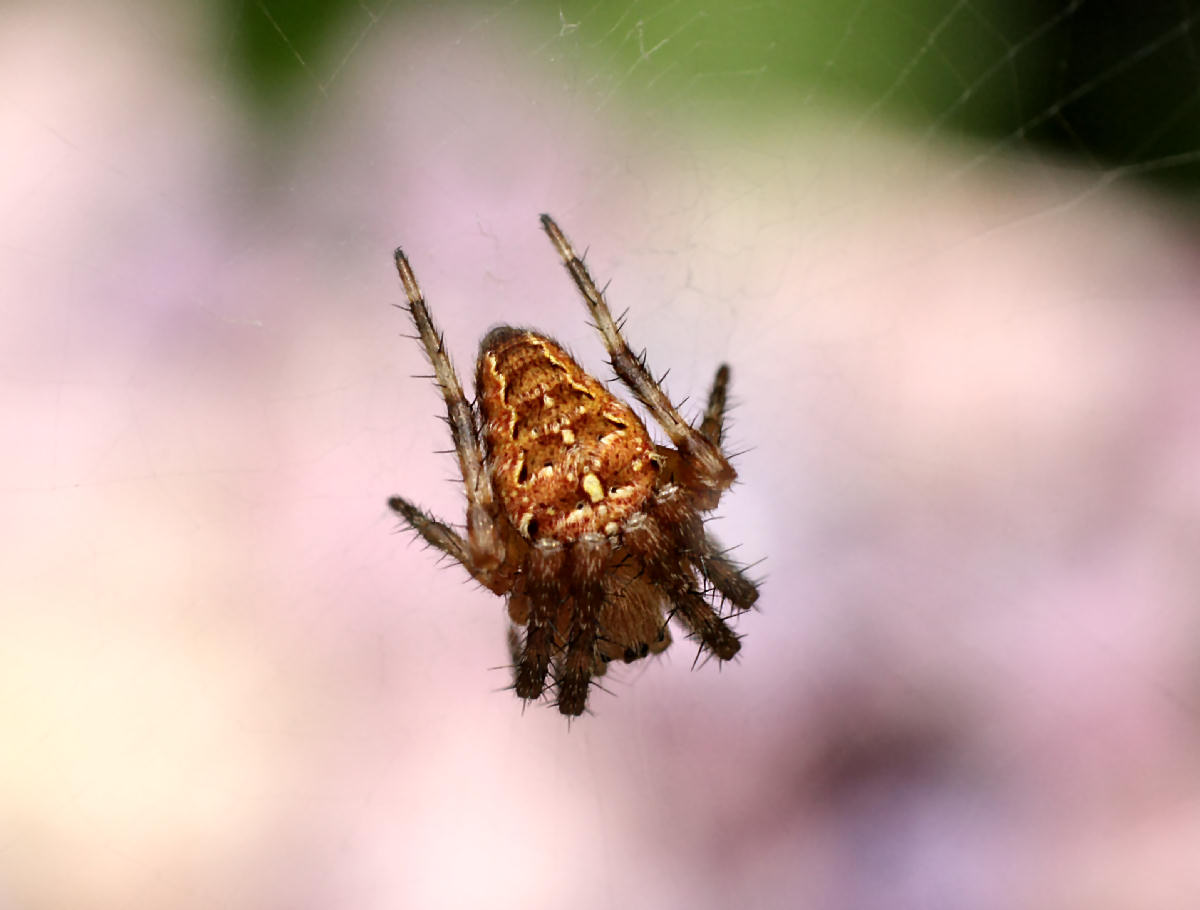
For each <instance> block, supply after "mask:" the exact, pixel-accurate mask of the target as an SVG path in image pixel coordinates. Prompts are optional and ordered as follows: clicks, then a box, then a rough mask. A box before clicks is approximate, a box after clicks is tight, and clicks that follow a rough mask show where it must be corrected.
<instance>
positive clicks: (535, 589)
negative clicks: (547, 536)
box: [516, 540, 567, 698]
mask: <svg viewBox="0 0 1200 910" xmlns="http://www.w3.org/2000/svg"><path fill="white" fill-rule="evenodd" d="M566 559H567V553H566V548H565V547H563V545H562V544H560V543H558V542H557V541H550V540H539V541H536V542H535V543H534V545H533V547H532V548H531V549H530V551H529V561H528V563H527V568H528V575H527V578H526V581H525V588H524V593H525V596H526V597H528V598H529V620H528V622H527V623H526V626H525V643H524V646H523V647H522V648H521V652H520V654H519V655H518V657H517V679H516V689H517V695H519V696H520V697H521V698H537V697H538V696H539V695H541V694H542V689H543V688H545V685H546V673H547V671H548V670H549V668H550V652H551V651H552V650H553V648H554V632H555V623H556V622H557V620H558V610H559V607H560V606H561V605H562V602H563V600H564V599H565V597H566V591H565V587H566V586H565V585H564V584H563V581H562V579H563V568H564V567H565V565H566Z"/></svg>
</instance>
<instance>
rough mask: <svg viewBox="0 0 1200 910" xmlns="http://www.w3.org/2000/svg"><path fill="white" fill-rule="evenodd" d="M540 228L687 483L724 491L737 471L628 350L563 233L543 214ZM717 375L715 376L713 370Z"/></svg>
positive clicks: (614, 363)
mask: <svg viewBox="0 0 1200 910" xmlns="http://www.w3.org/2000/svg"><path fill="white" fill-rule="evenodd" d="M542 227H543V228H544V229H545V231H546V234H547V235H548V236H549V237H550V240H551V241H552V242H553V243H554V246H555V248H557V250H558V253H559V255H560V256H562V259H563V263H564V264H565V265H566V267H567V271H568V272H570V273H571V277H572V278H573V279H574V280H575V286H576V287H578V288H579V292H580V293H581V294H582V295H583V299H584V301H585V302H586V303H587V307H588V310H589V311H590V312H591V315H592V319H593V320H594V321H595V323H596V328H597V329H599V331H600V336H601V337H602V338H603V339H604V347H605V348H606V349H607V350H608V356H609V358H610V359H611V361H612V366H613V369H614V370H616V373H617V376H618V377H620V379H621V381H622V382H623V383H625V385H627V386H628V387H629V390H630V391H631V392H633V394H634V395H635V396H636V397H637V399H638V401H640V402H641V403H642V404H643V405H645V406H646V408H647V410H649V411H650V413H651V414H652V415H654V419H655V420H657V421H658V423H659V425H660V426H662V428H663V430H665V431H666V433H667V435H668V436H669V437H670V439H671V443H672V444H673V445H674V446H675V448H677V449H678V450H679V451H680V453H681V454H682V455H683V456H684V461H685V462H686V464H687V468H688V475H689V476H688V477H687V483H688V485H689V486H692V487H695V488H696V489H697V490H702V491H706V492H711V493H714V494H718V495H719V494H720V493H722V492H723V491H725V490H727V489H729V485H730V484H732V483H733V479H734V478H735V477H736V476H737V473H736V472H735V471H734V470H733V468H732V467H731V466H730V464H729V462H728V461H726V460H725V456H724V455H722V454H721V451H720V449H719V448H718V447H717V446H716V445H715V444H714V443H713V442H712V440H710V439H708V438H707V437H706V436H705V435H704V434H703V433H701V432H700V431H699V430H697V429H695V428H694V427H693V426H691V425H690V424H689V423H688V422H687V421H686V420H684V419H683V418H682V417H681V416H680V415H679V412H678V411H677V410H676V409H675V406H674V405H673V404H672V403H671V400H670V399H669V398H668V397H667V395H666V393H665V392H664V391H663V390H662V387H661V386H659V384H658V383H657V382H656V381H655V380H654V377H653V376H652V375H651V374H650V371H649V370H647V369H646V364H645V363H644V362H643V361H642V360H640V359H639V358H638V357H637V356H636V355H635V354H634V353H633V351H631V350H630V348H629V344H628V342H626V341H625V338H624V337H623V336H622V335H621V330H620V328H619V327H618V326H617V323H616V321H615V320H614V319H613V317H612V313H611V312H610V311H609V309H608V304H607V303H606V302H605V300H604V295H603V294H602V293H601V291H600V289H599V288H598V287H596V282H595V281H593V280H592V276H591V275H590V274H589V273H588V270H587V266H585V265H584V264H583V261H582V260H581V259H580V258H579V257H578V256H577V255H576V254H575V250H574V249H573V248H572V247H571V244H570V242H569V241H568V240H567V238H566V237H565V236H564V235H563V232H562V231H561V230H560V229H559V227H558V225H557V224H555V223H554V219H553V218H551V217H550V216H549V215H542ZM718 375H719V374H718Z"/></svg>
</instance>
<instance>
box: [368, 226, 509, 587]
mask: <svg viewBox="0 0 1200 910" xmlns="http://www.w3.org/2000/svg"><path fill="white" fill-rule="evenodd" d="M395 258H396V271H397V272H398V273H399V274H400V282H401V283H402V284H403V285H404V293H405V295H406V296H407V297H408V311H409V313H410V314H411V315H412V319H413V322H414V323H415V324H416V326H417V334H418V335H419V336H420V339H421V344H422V345H423V346H424V348H425V353H426V355H427V356H428V357H429V362H430V363H431V364H432V365H433V372H434V377H435V378H436V379H437V383H438V387H439V388H440V389H441V391H442V399H443V400H444V401H445V403H446V415H447V417H448V423H449V424H450V435H451V437H452V438H453V439H454V449H455V451H456V452H457V453H458V464H459V469H460V470H461V471H462V478H463V485H464V486H465V487H466V492H467V538H466V540H463V538H462V537H460V536H459V535H458V534H456V533H455V532H454V531H453V530H451V529H450V528H449V527H447V526H446V525H445V524H444V523H442V522H440V521H436V520H435V519H433V518H431V517H429V516H428V515H425V513H424V512H422V511H421V510H420V509H417V508H416V507H415V506H413V505H412V504H411V503H410V502H408V501H407V500H405V499H402V498H401V497H398V496H397V497H393V498H392V499H391V500H390V501H389V505H391V507H392V509H394V510H395V511H396V512H397V513H398V514H399V515H400V516H401V517H403V518H404V519H405V520H406V521H407V522H408V523H409V524H410V525H411V526H412V527H413V528H414V529H415V530H416V531H417V532H418V533H420V534H421V536H422V537H424V538H425V539H426V540H427V541H429V542H430V543H431V544H433V545H434V546H436V547H438V548H439V549H441V550H443V551H445V552H446V553H449V554H450V555H451V556H453V557H454V558H455V559H457V560H458V561H459V562H461V563H462V564H463V565H464V566H465V567H466V569H467V571H469V572H470V573H471V574H472V575H473V576H475V577H476V578H477V579H479V580H480V581H481V582H483V583H484V584H485V585H487V586H488V587H489V588H491V589H492V590H493V591H497V592H498V593H503V591H505V590H507V589H508V586H509V582H508V581H507V580H506V579H505V578H503V577H502V576H501V575H500V574H499V571H498V570H499V569H500V564H501V563H502V562H503V560H504V555H505V543H504V537H503V532H502V530H501V521H500V519H499V509H498V507H497V504H496V494H495V491H494V490H493V489H492V480H491V477H489V476H488V472H487V470H486V469H485V468H484V464H483V451H482V446H481V445H480V442H479V434H478V431H477V429H476V427H475V417H474V414H473V413H472V411H471V406H470V404H469V403H468V402H467V399H466V396H464V395H463V390H462V383H461V382H459V379H458V374H457V373H456V372H455V371H454V366H453V364H451V363H450V357H449V355H448V354H447V353H446V345H445V343H444V341H443V338H442V335H441V333H440V332H438V331H437V329H436V327H435V326H434V324H433V319H432V318H431V317H430V315H429V308H428V307H427V306H426V305H425V298H424V296H423V295H422V293H421V288H420V286H419V285H418V284H417V279H416V277H415V276H414V275H413V271H412V267H411V266H410V265H409V264H408V259H407V257H406V256H405V255H404V253H403V251H402V250H399V249H397V250H396V252H395Z"/></svg>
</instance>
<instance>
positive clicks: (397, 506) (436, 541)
mask: <svg viewBox="0 0 1200 910" xmlns="http://www.w3.org/2000/svg"><path fill="white" fill-rule="evenodd" d="M388 505H389V506H390V507H391V509H392V511H393V512H395V513H396V514H397V515H399V516H400V517H401V518H403V519H404V520H405V521H406V522H407V523H408V526H409V527H410V528H412V529H413V530H414V531H416V532H417V533H418V534H420V535H421V536H422V537H423V538H425V542H426V543H428V544H429V545H430V546H432V547H436V548H437V549H439V550H441V551H442V552H443V553H445V554H446V555H447V556H449V557H451V558H452V559H454V560H456V561H457V562H458V563H460V564H461V565H462V567H463V568H464V569H466V570H467V571H468V572H470V573H471V577H472V578H474V579H475V580H476V581H478V582H480V583H481V584H483V585H485V586H487V587H489V588H491V589H492V590H493V591H495V592H496V593H497V594H504V593H505V592H506V591H507V590H508V585H507V584H506V583H505V581H504V580H503V579H501V578H500V577H499V576H497V574H496V573H495V572H492V571H490V570H486V569H481V568H479V566H478V565H477V564H476V562H475V557H474V556H473V555H472V553H471V547H470V544H469V542H468V541H467V540H466V539H465V538H464V537H463V536H462V535H461V534H459V533H458V532H457V531H455V530H454V529H453V528H452V527H450V526H449V525H448V524H446V523H445V522H444V521H439V520H438V519H436V518H434V517H433V516H432V515H430V514H429V513H428V512H426V511H424V510H423V509H421V508H419V507H418V506H415V505H413V504H412V503H411V502H409V501H408V500H407V499H405V498H403V497H402V496H393V497H392V498H391V499H389V500H388Z"/></svg>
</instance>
